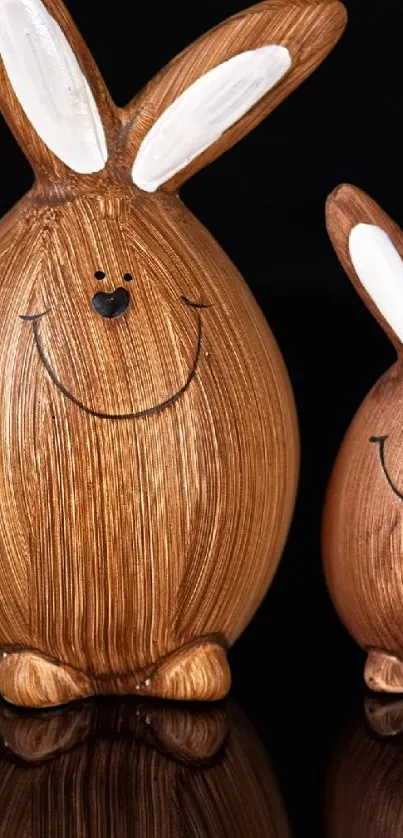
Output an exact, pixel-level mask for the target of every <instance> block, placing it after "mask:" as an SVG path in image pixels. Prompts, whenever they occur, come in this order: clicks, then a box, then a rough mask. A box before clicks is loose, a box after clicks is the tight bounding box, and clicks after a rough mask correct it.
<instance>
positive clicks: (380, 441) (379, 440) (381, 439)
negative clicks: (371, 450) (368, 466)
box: [369, 436, 403, 500]
mask: <svg viewBox="0 0 403 838" xmlns="http://www.w3.org/2000/svg"><path fill="white" fill-rule="evenodd" d="M388 439H389V437H388V436H371V438H370V440H369V441H370V442H372V443H374V444H376V445H378V446H379V457H380V460H381V466H382V469H383V472H384V475H385V477H386V480H387V481H388V483H389V486H390V488H391V489H392V491H393V492H394V494H395V495H396V496H397V497H398V498H399V500H403V494H402V493H401V492H399V490H398V489H397V488H396V486H395V484H394V483H393V480H392V478H391V477H390V474H389V472H388V469H387V467H386V462H385V442H386V440H388Z"/></svg>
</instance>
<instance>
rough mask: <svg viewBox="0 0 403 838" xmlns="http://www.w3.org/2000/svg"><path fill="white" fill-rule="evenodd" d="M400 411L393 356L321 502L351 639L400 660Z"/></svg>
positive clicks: (330, 571) (398, 367) (338, 600)
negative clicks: (324, 498)
mask: <svg viewBox="0 0 403 838" xmlns="http://www.w3.org/2000/svg"><path fill="white" fill-rule="evenodd" d="M402 415H403V369H402V364H401V362H400V361H399V362H398V363H396V364H395V365H394V366H393V367H392V368H391V369H390V370H389V371H388V372H387V373H385V375H384V376H383V377H382V378H381V379H380V380H379V381H378V382H377V384H376V385H375V386H374V387H373V389H372V390H371V392H370V393H369V395H368V396H367V398H366V399H365V401H364V402H363V404H362V405H361V407H360V409H359V411H358V413H357V415H356V417H355V418H354V420H353V422H352V424H351V426H350V429H349V431H348V433H347V435H346V438H345V440H344V442H343V445H342V447H341V450H340V453H339V456H338V459H337V462H336V465H335V468H334V471H333V475H332V478H331V481H330V485H329V489H328V494H327V500H326V504H325V515H324V564H325V572H326V576H327V581H328V585H329V589H330V591H331V594H332V597H333V601H334V603H335V606H336V609H337V611H338V613H339V615H340V617H341V619H342V620H343V622H344V623H345V625H346V627H347V628H348V630H349V631H350V633H351V634H352V636H353V637H354V638H355V639H356V641H357V642H358V643H359V644H360V645H361V646H362V648H363V649H365V650H366V651H368V652H371V650H383V651H384V652H388V653H392V654H393V655H396V656H397V657H398V658H400V659H401V660H402V661H403V565H402V556H403V514H402V513H403V460H402V457H401V452H402V448H403V427H402V421H401V420H402ZM369 682H370V675H369Z"/></svg>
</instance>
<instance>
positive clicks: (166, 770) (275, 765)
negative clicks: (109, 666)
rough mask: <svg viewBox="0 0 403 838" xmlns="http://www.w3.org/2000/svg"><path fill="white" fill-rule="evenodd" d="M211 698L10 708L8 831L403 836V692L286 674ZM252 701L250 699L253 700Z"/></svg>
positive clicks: (99, 837) (3, 762)
mask: <svg viewBox="0 0 403 838" xmlns="http://www.w3.org/2000/svg"><path fill="white" fill-rule="evenodd" d="M248 698H249V701H248V703H249V708H248V716H249V717H250V718H252V721H253V724H252V723H251V721H250V720H249V719H248V718H247V716H246V714H245V713H244V711H243V710H241V709H240V707H239V706H238V705H237V704H236V703H235V702H234V701H233V700H231V701H229V702H226V703H222V704H219V705H211V706H209V707H206V706H204V707H200V706H199V705H194V706H192V707H189V706H186V707H184V706H182V705H174V706H173V705H170V704H163V703H159V702H143V701H139V700H137V699H134V698H128V699H124V700H119V701H118V700H101V701H90V702H82V703H80V704H77V705H74V706H70V707H65V708H63V709H60V710H58V711H55V712H54V711H51V712H45V713H36V714H33V713H27V712H21V711H17V710H15V709H14V708H12V707H11V706H10V705H6V704H1V705H0V733H1V737H2V740H3V745H2V748H1V753H0V838H6V836H7V838H22V836H24V838H25V836H26V838H39V836H40V838H50V836H52V838H126V836H131V838H133V836H135V837H136V836H141V838H171V836H172V838H176V836H177V837H178V838H209V836H213V837H214V838H215V836H217V838H266V836H267V838H291V836H292V838H298V836H301V838H302V836H309V838H316V836H318V838H319V836H321V838H401V836H403V794H402V787H403V700H402V699H401V698H394V699H384V698H379V697H376V696H374V695H370V694H361V693H360V692H359V691H357V690H355V689H354V685H351V684H349V683H347V682H346V683H343V684H341V683H340V684H338V685H331V684H330V683H328V684H325V682H322V683H321V684H320V683H308V682H306V683H304V684H300V685H299V689H298V690H294V691H293V690H292V689H291V685H290V683H285V682H283V683H272V684H271V685H270V689H269V685H267V686H266V688H265V689H264V690H257V691H256V692H255V693H253V692H251V693H249V694H248ZM245 703H246V702H245Z"/></svg>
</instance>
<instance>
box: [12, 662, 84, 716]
mask: <svg viewBox="0 0 403 838" xmlns="http://www.w3.org/2000/svg"><path fill="white" fill-rule="evenodd" d="M0 693H1V695H2V696H3V698H4V699H5V700H6V701H8V702H9V703H10V704H15V705H17V706H19V707H30V708H34V707H35V708H45V707H55V706H58V705H60V704H67V703H68V702H70V701H75V700H77V699H80V698H87V697H89V696H91V695H92V694H93V689H92V685H91V682H90V680H89V678H87V676H86V675H85V674H84V673H82V672H79V671H78V670H75V669H73V668H71V667H68V666H66V665H58V664H56V663H52V662H51V661H49V660H48V659H47V658H46V657H44V656H42V655H41V654H40V653H39V652H29V651H25V652H10V653H7V652H4V653H3V656H2V657H0Z"/></svg>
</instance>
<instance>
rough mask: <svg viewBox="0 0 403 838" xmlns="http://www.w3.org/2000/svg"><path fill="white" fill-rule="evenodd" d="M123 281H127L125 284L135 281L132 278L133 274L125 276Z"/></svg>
mask: <svg viewBox="0 0 403 838" xmlns="http://www.w3.org/2000/svg"><path fill="white" fill-rule="evenodd" d="M123 279H124V280H125V282H132V281H133V277H132V275H131V274H124V276H123Z"/></svg>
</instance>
